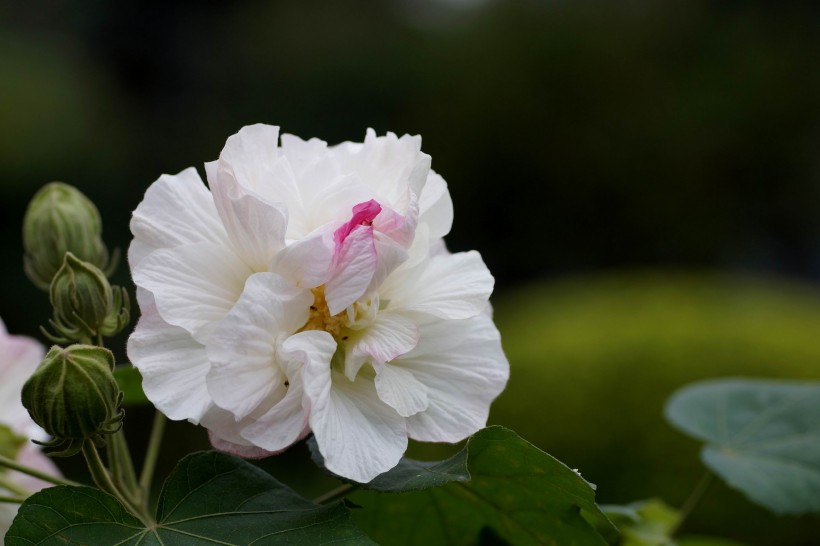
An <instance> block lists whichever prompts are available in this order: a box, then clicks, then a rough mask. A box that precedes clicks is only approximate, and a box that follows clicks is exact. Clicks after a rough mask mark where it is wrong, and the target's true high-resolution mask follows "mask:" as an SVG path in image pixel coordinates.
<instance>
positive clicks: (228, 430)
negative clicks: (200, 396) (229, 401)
mask: <svg viewBox="0 0 820 546" xmlns="http://www.w3.org/2000/svg"><path fill="white" fill-rule="evenodd" d="M250 422H251V420H250V419H249V418H246V419H243V420H241V421H238V422H237V421H236V419H234V416H233V414H232V413H231V412H229V411H225V410H223V409H222V408H220V407H219V406H211V407H210V408H209V409H208V411H207V412H206V413H205V415H203V416H202V423H201V424H202V426H204V427H206V428H207V429H208V439H209V440H210V441H211V445H212V446H213V447H214V448H215V449H218V450H219V451H225V452H227V453H230V454H232V455H236V456H237V457H242V458H245V459H261V458H263V457H268V456H270V455H273V453H271V452H270V451H267V450H265V449H262V448H261V447H259V446H255V445H253V444H252V443H251V442H248V441H247V440H245V439H244V438H242V436H240V432H241V430H242V429H243V428H244V427H246V426H247V425H248V424H249V423H250Z"/></svg>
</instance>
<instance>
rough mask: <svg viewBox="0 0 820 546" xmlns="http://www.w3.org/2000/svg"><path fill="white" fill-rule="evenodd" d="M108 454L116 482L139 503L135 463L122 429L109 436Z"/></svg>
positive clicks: (139, 494)
mask: <svg viewBox="0 0 820 546" xmlns="http://www.w3.org/2000/svg"><path fill="white" fill-rule="evenodd" d="M108 454H109V459H110V461H111V472H112V474H113V475H114V481H115V482H116V483H117V485H119V486H120V487H122V488H124V489H125V491H126V492H128V493H129V497H131V498H133V499H136V500H138V501H139V499H140V497H141V493H140V489H139V484H138V483H137V474H136V472H134V463H133V462H132V461H131V453H130V452H129V451H128V442H127V441H126V439H125V433H124V432H123V431H122V429H120V430H118V431H117V432H115V433H114V434H112V435H111V436H109V442H108Z"/></svg>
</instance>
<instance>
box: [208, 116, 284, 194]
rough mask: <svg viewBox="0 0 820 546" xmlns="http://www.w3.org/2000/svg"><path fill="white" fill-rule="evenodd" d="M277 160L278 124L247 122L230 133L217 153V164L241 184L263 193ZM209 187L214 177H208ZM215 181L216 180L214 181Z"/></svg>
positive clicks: (213, 187)
mask: <svg viewBox="0 0 820 546" xmlns="http://www.w3.org/2000/svg"><path fill="white" fill-rule="evenodd" d="M278 160H279V127H276V126H274V125H263V124H256V125H248V126H245V127H242V129H240V130H239V132H238V133H236V134H235V135H231V136H230V137H229V138H228V140H227V142H225V147H224V148H223V149H222V152H221V153H220V154H219V163H220V167H221V168H224V169H227V170H229V171H230V172H231V174H232V175H233V176H234V177H235V180H236V181H237V182H238V183H239V185H240V186H242V187H243V188H245V189H246V190H251V191H255V192H257V193H260V194H262V195H264V193H263V192H264V191H265V190H264V189H263V188H264V186H265V185H268V184H271V183H272V182H273V181H272V180H271V179H270V173H271V171H272V170H273V167H274V165H276V163H277V162H278ZM209 180H210V182H211V189H212V190H213V189H215V186H214V182H216V181H215V180H213V179H211V178H210V177H209ZM217 185H218V182H217Z"/></svg>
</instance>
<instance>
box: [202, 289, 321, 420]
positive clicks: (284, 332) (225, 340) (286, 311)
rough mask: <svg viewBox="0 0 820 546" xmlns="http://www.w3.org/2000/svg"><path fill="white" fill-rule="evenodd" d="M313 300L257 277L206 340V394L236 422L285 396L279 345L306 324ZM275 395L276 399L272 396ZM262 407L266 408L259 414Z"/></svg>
mask: <svg viewBox="0 0 820 546" xmlns="http://www.w3.org/2000/svg"><path fill="white" fill-rule="evenodd" d="M312 301H313V295H312V294H311V293H310V291H308V290H300V289H296V288H295V287H293V285H291V284H290V283H289V282H287V281H286V280H285V279H283V278H282V277H280V276H278V275H276V274H274V273H257V274H256V275H253V276H251V277H250V278H249V279H248V281H247V283H246V284H245V290H244V292H243V293H242V296H241V297H240V298H239V301H238V302H237V303H236V305H235V306H234V308H233V309H231V311H230V312H229V313H228V314H227V315H226V316H225V318H224V319H223V320H222V321H221V322H220V323H219V326H218V327H217V328H216V330H214V332H213V334H212V335H211V337H210V339H209V340H208V344H207V347H208V358H209V360H210V362H211V370H210V371H209V372H208V376H207V384H208V392H210V394H211V396H212V397H213V399H214V402H215V403H216V404H217V405H218V406H219V407H221V408H223V409H226V410H228V411H230V412H231V413H233V414H234V416H235V417H236V418H237V420H239V419H242V418H244V417H247V416H248V415H250V414H251V413H252V412H264V411H267V410H268V409H270V407H271V406H272V405H273V404H275V403H277V402H278V401H279V400H280V399H281V398H282V397H283V396H284V394H285V392H286V391H285V385H284V384H285V382H286V381H287V377H286V375H285V373H284V369H283V363H280V362H277V359H276V346H277V343H278V340H279V339H284V338H285V337H286V336H288V335H290V334H291V333H293V332H295V331H296V330H297V329H298V328H300V327H301V326H302V325H304V323H305V322H307V319H308V313H309V308H310V304H311V302H312ZM273 395H276V396H273ZM263 402H264V403H265V405H266V407H264V408H259V406H260V404H262V403H263Z"/></svg>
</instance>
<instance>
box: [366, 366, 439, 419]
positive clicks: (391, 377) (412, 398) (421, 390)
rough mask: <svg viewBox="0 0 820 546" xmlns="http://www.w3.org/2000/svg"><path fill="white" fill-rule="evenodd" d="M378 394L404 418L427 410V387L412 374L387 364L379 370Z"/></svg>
mask: <svg viewBox="0 0 820 546" xmlns="http://www.w3.org/2000/svg"><path fill="white" fill-rule="evenodd" d="M375 382H376V392H377V393H378V394H379V398H380V399H381V401H382V402H384V403H385V404H387V405H389V406H390V407H391V408H393V409H394V410H396V412H397V413H398V414H399V415H401V416H402V417H410V416H411V415H415V414H417V413H418V412H420V411H424V410H426V409H427V386H426V385H425V384H424V383H422V382H420V381H419V380H417V379H416V378H415V376H414V375H413V373H412V372H410V371H408V370H406V369H404V368H399V367H397V366H393V365H391V364H385V365H384V366H381V367H379V368H378V370H377V375H376V381H375Z"/></svg>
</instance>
